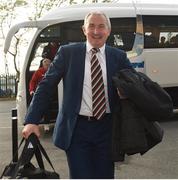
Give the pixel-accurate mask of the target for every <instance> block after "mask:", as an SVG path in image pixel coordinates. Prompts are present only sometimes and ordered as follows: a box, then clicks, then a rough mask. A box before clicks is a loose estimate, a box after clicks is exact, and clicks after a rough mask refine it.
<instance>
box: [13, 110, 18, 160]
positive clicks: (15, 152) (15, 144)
mask: <svg viewBox="0 0 178 180" xmlns="http://www.w3.org/2000/svg"><path fill="white" fill-rule="evenodd" d="M12 161H13V162H17V161H18V124H17V109H16V108H13V109H12Z"/></svg>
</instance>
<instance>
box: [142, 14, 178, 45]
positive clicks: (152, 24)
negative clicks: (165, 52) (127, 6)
mask: <svg viewBox="0 0 178 180" xmlns="http://www.w3.org/2000/svg"><path fill="white" fill-rule="evenodd" d="M177 19H178V16H143V25H144V47H145V48H177V47H178V21H177Z"/></svg>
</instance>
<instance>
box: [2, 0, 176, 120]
mask: <svg viewBox="0 0 178 180" xmlns="http://www.w3.org/2000/svg"><path fill="white" fill-rule="evenodd" d="M91 10H99V11H103V12H105V13H106V14H107V15H108V16H109V17H110V19H111V23H112V32H111V35H110V38H109V39H108V42H107V43H108V44H109V45H111V46H115V47H117V48H120V49H123V50H125V51H127V53H128V56H129V58H130V60H131V62H132V64H133V66H134V67H135V68H136V69H137V70H139V71H143V72H145V73H146V74H147V75H148V76H149V77H150V78H152V80H154V81H156V82H158V83H159V84H160V85H161V86H162V87H164V88H165V90H166V91H167V92H168V93H169V94H170V95H171V97H172V99H173V102H174V107H175V109H176V108H177V107H178V4H177V5H176V4H171V5H170V4H164V5H163V4H139V3H137V4H134V3H120V2H118V3H94V4H78V5H72V6H69V7H61V8H57V9H55V10H53V11H51V12H49V14H47V15H46V16H44V17H43V18H42V19H40V20H38V21H28V22H23V23H20V24H17V25H15V26H13V27H12V28H11V29H10V31H9V33H8V35H7V38H6V41H5V46H4V52H5V53H7V52H8V50H9V47H10V44H11V39H12V37H13V36H14V35H15V33H17V32H18V30H19V29H20V28H36V29H37V30H36V33H35V35H34V36H33V38H32V41H31V42H30V45H29V47H28V51H27V54H26V57H25V61H24V64H23V68H22V70H21V72H20V73H21V75H20V81H19V84H18V94H17V109H18V119H19V120H20V121H22V122H23V121H24V116H25V114H26V110H27V108H28V105H29V103H30V99H31V98H30V94H29V91H28V89H29V88H28V87H29V81H30V79H31V76H32V74H33V73H34V71H35V70H37V69H38V67H39V64H40V61H41V59H42V57H41V56H42V52H43V49H44V47H45V46H46V45H47V44H48V43H49V42H55V41H57V42H59V44H60V45H63V44H69V43H75V42H80V41H85V37H84V35H83V33H82V30H81V27H82V25H83V19H84V16H85V15H86V13H87V12H89V11H91ZM57 96H58V97H57ZM62 96H63V88H62V82H61V83H60V84H59V85H58V93H56V97H54V98H53V100H52V101H53V102H52V104H53V105H52V106H51V110H50V112H49V117H48V118H49V119H55V117H56V115H57V112H58V109H59V108H60V106H61V102H62ZM175 111H176V110H175Z"/></svg>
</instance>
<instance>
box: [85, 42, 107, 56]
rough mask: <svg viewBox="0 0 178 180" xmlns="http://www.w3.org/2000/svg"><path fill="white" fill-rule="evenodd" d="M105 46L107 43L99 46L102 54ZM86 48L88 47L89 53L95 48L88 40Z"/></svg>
mask: <svg viewBox="0 0 178 180" xmlns="http://www.w3.org/2000/svg"><path fill="white" fill-rule="evenodd" d="M105 46H106V44H104V45H103V46H102V47H100V48H99V50H100V52H101V54H104V51H105ZM86 48H87V49H86V50H87V53H90V51H91V49H92V48H93V47H92V46H91V44H90V43H89V42H88V41H87V42H86Z"/></svg>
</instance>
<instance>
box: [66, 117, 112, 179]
mask: <svg viewBox="0 0 178 180" xmlns="http://www.w3.org/2000/svg"><path fill="white" fill-rule="evenodd" d="M110 116H111V115H106V116H104V118H103V119H101V120H93V121H88V120H87V118H85V117H82V116H79V117H78V120H77V125H76V127H75V130H74V133H73V137H72V142H71V145H70V147H69V149H68V150H67V151H66V154H67V160H68V165H69V171H70V178H72V179H113V178H114V163H113V162H112V161H111V130H112V122H111V117H110Z"/></svg>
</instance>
